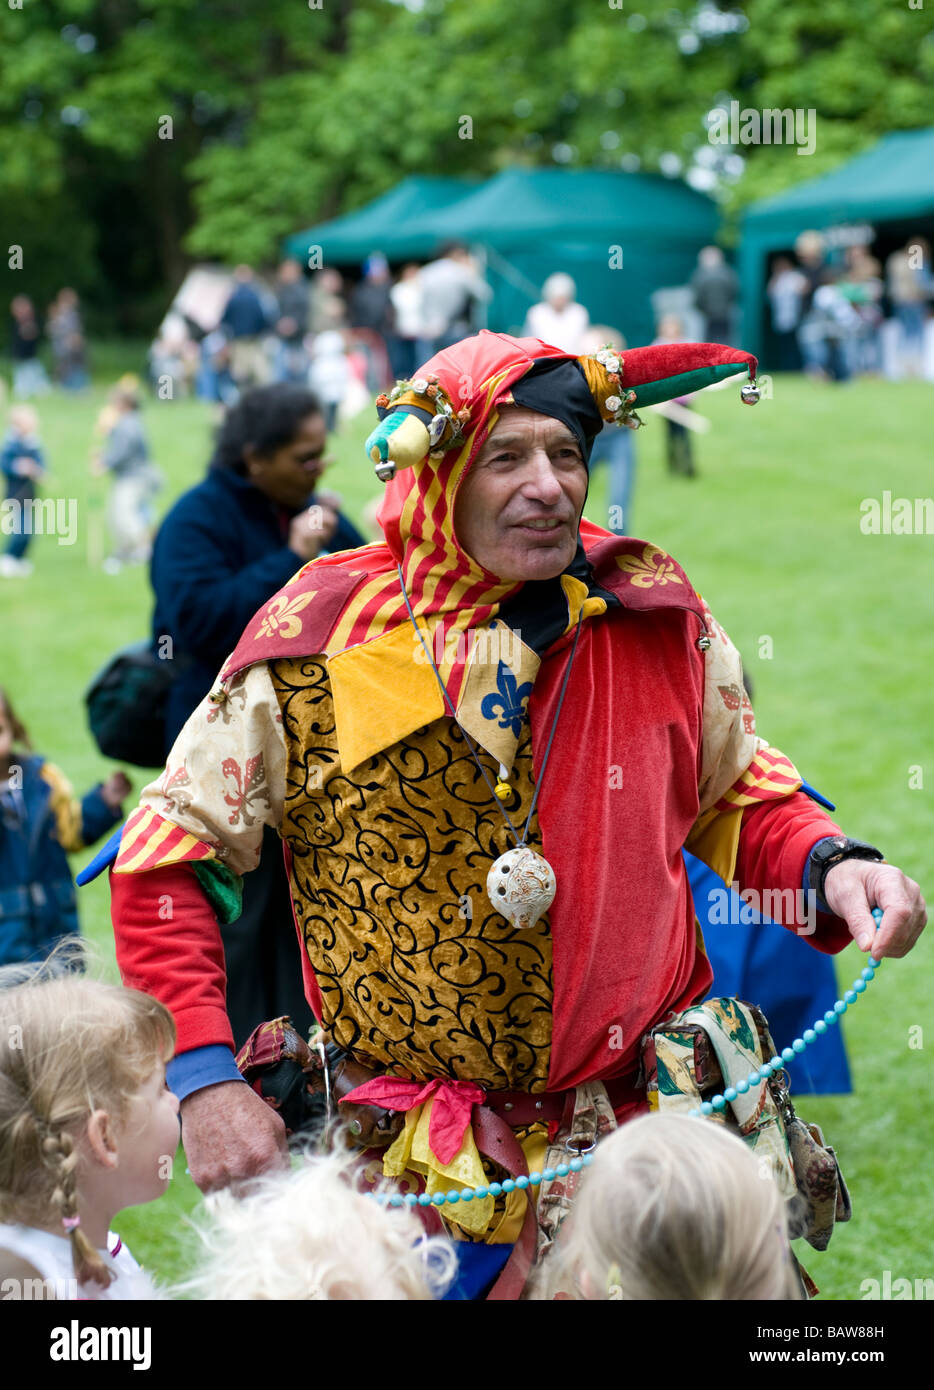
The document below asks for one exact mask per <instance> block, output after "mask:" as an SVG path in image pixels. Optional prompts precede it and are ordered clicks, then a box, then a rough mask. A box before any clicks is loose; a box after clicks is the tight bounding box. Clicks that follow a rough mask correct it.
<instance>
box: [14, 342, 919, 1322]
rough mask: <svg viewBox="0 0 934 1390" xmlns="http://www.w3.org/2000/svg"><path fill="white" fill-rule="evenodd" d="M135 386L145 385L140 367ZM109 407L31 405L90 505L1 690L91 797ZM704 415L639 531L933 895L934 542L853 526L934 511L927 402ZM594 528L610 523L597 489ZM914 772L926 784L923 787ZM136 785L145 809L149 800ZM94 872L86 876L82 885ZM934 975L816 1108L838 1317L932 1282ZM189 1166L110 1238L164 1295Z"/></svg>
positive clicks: (118, 614) (118, 586)
mask: <svg viewBox="0 0 934 1390" xmlns="http://www.w3.org/2000/svg"><path fill="white" fill-rule="evenodd" d="M118 365H119V364H117V363H116V362H115V364H114V369H115V372H116V370H117V368H118ZM125 365H126V366H127V367H130V368H137V367H138V363H137V362H136V359H135V357H134V358H133V360H132V361H129V360H127V361H126V363H125ZM104 398H105V389H104V386H103V385H99V386H96V387H95V388H94V390H93V391H92V392H90V393H89V394H88V395H87V396H86V397H79V398H67V399H65V398H62V397H61V396H54V397H50V398H47V399H46V400H44V401H40V402H39V408H40V413H41V418H42V430H43V436H44V439H45V442H46V445H47V449H48V455H49V460H50V463H51V468H52V473H51V475H50V477H49V479H48V481H47V483H46V485H45V495H46V496H58V497H64V498H75V499H76V501H77V505H78V517H79V528H78V540H77V543H76V544H74V545H71V546H64V545H58V544H57V543H56V541H55V539H54V538H52V537H40V538H38V539H37V540H36V541H35V542H34V544H33V548H32V552H31V558H32V559H33V560H34V562H35V572H34V574H33V575H32V576H31V577H29V578H28V579H16V580H8V579H7V580H0V624H2V626H0V631H2V634H3V648H2V651H3V660H2V667H0V681H2V683H3V684H4V685H6V686H8V688H9V690H10V693H11V695H12V697H13V699H14V700H15V702H16V706H17V709H18V711H19V713H20V715H21V717H22V718H23V719H24V721H25V723H26V724H27V726H28V728H29V730H30V732H31V734H32V738H33V743H34V745H35V747H36V748H37V749H38V750H40V751H41V752H42V753H43V754H45V755H46V756H47V757H49V758H51V759H52V760H53V761H55V762H56V763H58V764H59V765H60V766H61V767H62V768H63V770H64V771H65V772H66V773H67V774H68V776H69V777H70V778H71V779H72V781H73V783H74V784H75V786H76V787H77V788H78V789H80V790H84V789H85V787H86V786H88V785H90V784H91V783H93V782H94V781H96V780H98V779H99V778H101V777H103V776H105V775H106V774H107V773H108V772H109V771H111V770H112V765H110V764H108V763H107V762H106V760H105V759H102V758H101V757H100V756H99V755H98V753H97V752H96V750H95V748H94V746H93V744H92V741H91V738H90V736H89V734H88V731H87V728H86V725H85V719H84V709H83V705H82V701H81V695H82V692H83V690H84V688H85V686H86V685H87V683H88V681H89V680H90V678H91V677H92V676H93V675H94V673H95V672H96V671H97V669H98V668H99V667H100V666H101V665H102V664H103V662H104V661H105V660H106V659H107V658H108V657H109V656H110V654H111V653H112V652H113V651H114V650H115V649H116V648H117V647H119V646H121V645H122V644H124V643H127V642H130V641H133V640H136V639H138V638H140V637H143V636H144V635H146V633H147V631H148V626H149V622H150V615H151V596H150V591H149V588H148V583H147V576H146V573H145V571H143V570H133V571H124V572H123V573H122V574H121V575H119V576H117V577H109V576H107V575H105V574H104V573H102V572H101V570H100V569H99V568H89V555H90V556H92V557H93V556H94V554H95V553H96V549H95V547H96V546H99V545H101V544H103V542H102V541H99V540H98V539H97V538H98V537H99V536H100V533H101V528H102V526H103V510H102V507H103V500H104V498H103V488H104V484H102V483H100V482H99V481H93V482H92V481H91V480H90V478H89V474H88V463H87V460H88V447H89V441H90V436H91V429H92V425H93V422H94V419H95V417H96V415H97V412H98V410H99V409H100V406H101V405H102V403H103V401H104ZM699 404H700V407H701V409H702V411H703V413H704V414H706V415H708V416H709V418H710V419H711V420H712V422H713V429H712V430H711V432H710V434H708V435H707V436H706V437H704V438H703V439H701V440H700V441H699V443H698V444H697V445H696V449H697V456H698V465H699V477H698V478H696V479H694V480H690V479H682V478H673V477H669V476H668V474H667V473H666V471H665V466H664V424H663V422H662V421H661V420H660V419H659V418H658V417H657V416H653V415H649V417H648V419H649V424H648V426H647V428H646V429H645V430H643V431H642V432H641V433H640V434H639V435H638V436H637V441H636V442H637V450H638V474H637V478H636V487H635V495H634V515H633V522H632V528H631V529H633V530H634V532H635V534H636V535H638V536H641V537H645V538H647V539H651V540H653V541H655V542H656V543H657V544H659V545H660V546H662V547H663V548H664V549H666V550H668V551H670V552H671V553H672V554H673V555H674V556H675V557H676V558H677V559H678V560H679V561H680V562H681V563H682V564H683V565H684V566H685V568H686V569H687V571H688V573H689V574H690V576H691V578H692V580H693V582H694V583H695V584H696V586H697V587H698V588H699V589H700V590H701V592H702V593H703V594H704V596H705V597H706V598H707V600H708V601H709V603H710V604H711V607H712V608H713V611H714V613H715V614H716V616H717V617H718V618H719V620H720V621H721V622H722V623H723V624H724V626H725V627H726V628H727V630H728V631H729V633H730V635H731V636H732V638H733V640H734V641H735V642H736V644H737V645H738V646H739V648H740V650H741V651H742V652H743V654H744V658H745V661H746V665H747V668H748V671H749V673H750V675H751V676H752V678H753V680H754V682H755V705H756V710H757V718H758V726H759V731H760V733H762V734H763V735H764V736H766V737H767V738H768V739H769V740H770V742H772V743H774V744H775V745H776V746H777V747H779V748H781V749H782V750H783V751H784V752H786V753H787V754H788V755H789V756H790V757H791V758H792V759H793V760H794V761H795V763H796V764H797V766H798V767H799V769H800V771H801V772H802V775H803V776H805V777H806V778H807V779H808V780H809V781H810V782H811V783H812V784H814V785H815V786H817V787H819V788H820V789H821V790H822V791H823V792H824V793H825V794H826V795H828V796H829V797H830V798H831V799H832V800H833V801H835V802H836V803H837V808H838V809H837V816H838V819H839V821H840V823H841V824H842V825H843V826H844V827H845V828H846V829H847V830H848V831H849V833H850V834H853V835H856V836H858V837H859V838H862V839H865V840H870V841H872V842H874V843H877V844H878V845H880V847H882V848H883V849H884V850H885V851H886V853H887V855H888V857H889V858H890V859H891V860H893V861H894V862H896V863H898V864H900V865H901V866H902V867H903V868H904V869H905V870H906V871H907V872H908V873H909V874H910V875H911V876H912V877H914V878H916V879H917V880H919V882H920V883H921V885H922V889H924V888H925V887H927V888H930V887H931V879H932V874H931V858H932V852H931V844H932V828H934V827H932V815H931V796H932V788H934V720H932V696H931V678H932V634H934V536H931V535H905V536H900V535H879V536H872V535H864V534H862V533H861V531H860V525H859V522H860V511H859V505H860V502H861V500H862V499H864V498H870V497H875V498H881V495H882V492H883V490H886V489H887V490H890V491H891V492H892V493H893V495H894V496H896V497H898V496H903V497H909V498H915V497H926V496H928V495H930V494H931V493H932V492H934V488H932V482H931V464H930V442H929V441H930V440H931V439H932V438H934V392H932V390H931V388H930V386H925V385H922V384H918V383H910V382H907V383H903V384H897V385H894V384H884V383H876V382H862V383H857V384H851V385H847V386H841V387H834V386H822V385H817V384H814V383H811V382H807V381H805V380H803V379H801V378H799V377H779V378H777V379H776V381H775V385H774V396H773V398H772V399H764V400H763V401H762V402H761V403H760V404H759V405H758V406H757V407H756V408H755V409H753V410H750V409H748V408H745V407H743V406H741V404H740V401H739V388H738V386H736V387H731V388H730V389H729V390H725V391H720V392H711V393H708V394H707V395H706V396H705V397H704V398H703V399H702V401H701V402H700V403H699ZM372 418H373V419H375V416H374V417H372ZM212 420H213V416H212V412H211V410H210V409H209V408H208V407H206V406H205V405H203V404H202V403H200V402H194V401H190V400H176V401H150V402H149V403H148V404H147V405H146V407H145V421H146V426H147V428H148V430H149V434H150V438H151V441H152V446H153V452H154V455H155V457H156V460H157V461H158V464H159V466H160V468H161V469H162V470H163V472H164V473H165V475H166V478H167V487H166V490H165V492H164V494H163V496H162V506H163V508H167V507H168V506H169V505H170V503H171V502H172V501H173V499H174V498H175V497H176V496H177V495H178V494H179V493H180V492H182V491H183V490H184V489H185V488H187V487H189V486H191V485H192V484H194V483H195V482H197V481H198V479H199V478H200V476H201V474H202V472H203V470H204V467H205V464H206V461H207V456H208V451H209V440H210V431H211V426H212ZM371 425H372V419H371V417H370V415H369V414H366V415H364V416H363V417H361V418H359V419H358V420H356V421H354V422H353V423H352V424H351V425H350V426H348V427H346V428H345V429H344V430H343V431H342V432H341V434H340V436H339V438H337V439H336V440H335V448H334V453H335V457H336V460H337V462H336V464H335V467H334V469H333V473H332V475H330V476H329V478H328V485H329V486H332V487H334V488H336V489H337V490H338V491H339V492H340V493H341V494H342V495H343V497H344V499H345V503H346V506H347V508H348V509H349V511H350V513H351V515H353V516H354V517H356V518H359V517H360V514H361V510H362V508H363V506H364V504H365V503H366V502H368V501H369V500H370V499H371V498H372V497H373V496H375V495H376V493H377V492H378V489H379V484H377V483H376V482H375V479H374V477H373V474H372V471H371V467H370V465H369V464H368V463H367V462H366V461H365V460H364V457H363V453H362V449H361V447H360V446H361V443H362V440H363V438H364V437H365V435H366V433H367V432H368V430H369V429H370V428H371ZM587 514H588V516H589V517H590V518H591V519H592V520H594V521H596V522H598V523H601V524H605V523H606V520H607V503H606V475H605V473H604V472H603V471H602V470H601V471H600V472H598V474H597V477H596V479H595V481H594V485H593V488H592V490H591V494H590V498H589V501H588V505H587ZM765 638H769V639H771V640H770V641H769V642H766V641H765V640H764V639H765ZM582 753H583V754H584V756H586V750H585V749H584V750H582ZM916 769H920V779H921V780H922V781H923V785H922V786H916V787H910V785H909V781H910V780H913V781H914V782H918V780H919V776H918V773H917V771H913V770H916ZM130 771H131V773H132V770H130ZM132 776H133V781H134V785H135V786H136V788H137V789H138V788H139V787H141V786H142V785H143V783H144V781H145V780H146V778H145V774H141V773H138V772H136V773H132ZM89 857H90V856H89V855H88V854H84V855H78V856H75V859H74V868H75V869H76V870H77V869H78V868H79V867H80V866H81V865H82V864H83V863H84V862H86V861H87V859H88V858H89ZM80 902H81V906H82V921H83V926H84V930H85V932H86V934H87V936H88V937H89V938H90V939H91V940H92V941H93V942H94V943H95V944H96V946H97V947H98V949H99V952H100V955H101V958H102V961H103V962H104V968H105V969H106V970H107V971H108V972H110V973H112V974H115V968H114V964H113V946H112V940H111V934H110V923H109V914H108V895H107V889H106V881H105V880H98V882H97V883H95V884H94V885H92V886H91V887H89V888H86V889H84V890H82V893H81V895H80ZM932 962H934V937H932V936H931V934H930V933H929V934H928V939H927V940H923V941H922V943H921V944H920V945H919V946H918V947H917V948H916V949H915V951H914V952H913V953H912V955H911V956H909V957H908V958H907V959H905V960H904V961H889V962H886V964H885V965H884V967H883V968H882V970H881V971H880V972H879V974H878V976H877V978H876V980H875V981H874V982H873V984H872V987H871V989H870V990H869V991H868V992H867V994H866V995H865V996H864V997H863V998H862V999H861V1001H860V1003H859V1007H858V1008H857V1009H855V1010H854V1011H852V1012H851V1013H850V1014H848V1015H847V1021H846V1032H847V1040H848V1044H849V1049H850V1056H851V1061H852V1066H853V1073H854V1079H855V1094H854V1095H853V1096H849V1097H841V1098H837V1099H821V1100H813V1099H812V1100H808V1101H806V1102H804V1103H802V1107H801V1108H802V1110H803V1112H804V1115H805V1117H806V1118H807V1119H810V1120H816V1121H817V1122H818V1123H819V1124H821V1125H822V1126H823V1128H824V1131H825V1134H826V1136H827V1137H828V1139H829V1141H830V1142H832V1143H833V1144H834V1145H835V1147H836V1149H837V1151H838V1154H839V1155H840V1159H841V1163H842V1166H843V1169H844V1172H845V1174H846V1177H847V1180H848V1182H849V1185H850V1190H851V1194H852V1197H853V1207H854V1216H853V1220H852V1222H851V1223H850V1224H849V1225H848V1226H841V1227H840V1228H839V1229H838V1230H837V1232H836V1234H835V1235H834V1238H833V1241H832V1243H831V1247H830V1250H829V1251H828V1252H827V1253H825V1254H823V1255H817V1254H815V1253H814V1252H812V1251H811V1250H810V1248H809V1247H803V1249H802V1250H801V1252H800V1253H801V1257H802V1259H803V1261H804V1263H805V1265H806V1266H807V1268H808V1269H809V1271H810V1272H811V1274H812V1276H813V1277H814V1278H815V1279H816V1281H817V1283H818V1284H819V1285H820V1286H821V1291H822V1295H823V1296H824V1297H828V1298H832V1299H852V1298H859V1297H860V1283H861V1281H862V1280H864V1279H870V1278H875V1279H881V1278H882V1272H883V1271H884V1270H886V1269H888V1270H890V1271H891V1273H892V1277H893V1279H895V1278H909V1279H912V1280H914V1279H915V1278H923V1277H929V1276H931V1275H934V1267H932V1259H931V1245H930V1239H929V1232H930V1228H931V1221H932V1215H934V1213H932V1199H931V1185H930V1153H931V1151H932V1148H934V1114H932V1110H931V1107H930V1105H929V1104H928V1103H927V1102H928V1097H929V1095H930V1087H931V1065H930V1055H931V1054H930V1048H931V1046H934V1005H932V994H931V991H930V990H929V989H928V988H926V986H925V983H924V982H925V978H926V977H930V972H931V966H932ZM862 963H863V958H862V957H861V956H860V955H859V953H858V952H857V950H856V948H855V947H852V948H849V949H848V950H847V951H845V952H844V953H843V955H842V957H840V958H838V977H839V980H840V981H841V982H842V983H843V984H845V985H848V984H849V982H850V980H852V979H853V977H854V975H855V974H856V973H857V971H858V969H859V967H860V966H861V965H862ZM831 1002H832V1001H831V1000H828V1001H827V1004H828V1006H829V1005H830V1003H831ZM918 1028H920V1029H921V1030H922V1032H921V1034H920V1035H919V1034H918V1032H917V1031H914V1032H912V1030H917V1029H918ZM919 1036H920V1038H921V1040H922V1041H923V1043H924V1045H923V1046H921V1047H920V1048H919V1047H918V1046H917V1045H916V1044H917V1042H918V1039H919ZM788 1041H790V1040H788V1039H783V1038H782V1039H776V1042H777V1043H778V1045H779V1047H781V1046H784V1045H785V1044H786V1043H787V1042H788ZM912 1042H914V1043H915V1046H912V1045H911V1043H912ZM819 1045H820V1044H819V1043H817V1044H815V1046H819ZM792 1073H793V1068H792ZM184 1167H185V1165H184V1162H183V1161H182V1157H181V1154H180V1155H179V1162H178V1163H177V1164H176V1176H175V1178H174V1179H173V1182H172V1186H171V1189H170V1191H169V1194H168V1195H167V1196H166V1197H165V1198H164V1199H163V1200H162V1201H161V1202H159V1203H158V1204H157V1205H153V1206H150V1207H143V1208H138V1209H136V1210H134V1211H132V1212H127V1213H125V1214H124V1215H123V1216H121V1217H120V1218H118V1220H117V1222H116V1225H117V1227H118V1229H119V1230H120V1231H121V1233H122V1234H124V1235H125V1236H126V1238H127V1240H128V1242H129V1244H130V1245H131V1248H132V1249H133V1250H134V1253H135V1254H136V1255H137V1258H139V1259H141V1260H142V1262H143V1263H144V1264H146V1265H147V1266H148V1267H149V1269H150V1270H151V1271H153V1272H154V1273H155V1274H156V1275H157V1276H162V1277H165V1278H174V1277H177V1276H178V1275H180V1274H181V1273H183V1272H184V1270H185V1269H186V1267H187V1259H188V1254H187V1250H186V1246H187V1243H188V1242H189V1240H190V1232H189V1231H188V1229H187V1227H186V1221H185V1218H186V1215H187V1214H188V1213H189V1212H191V1211H193V1210H194V1209H195V1208H196V1207H197V1205H198V1202H199V1196H198V1193H197V1191H196V1189H195V1188H194V1187H193V1185H192V1184H191V1182H190V1180H189V1179H188V1178H186V1177H185V1176H184Z"/></svg>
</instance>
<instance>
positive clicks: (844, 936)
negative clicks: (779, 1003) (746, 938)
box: [736, 791, 853, 955]
mask: <svg viewBox="0 0 934 1390" xmlns="http://www.w3.org/2000/svg"><path fill="white" fill-rule="evenodd" d="M842 834H843V831H842V830H841V829H840V827H839V826H838V825H837V824H836V822H835V821H832V820H831V819H830V817H829V816H828V815H827V813H826V811H823V810H821V808H820V806H818V805H817V804H816V802H814V801H812V800H811V798H810V797H809V796H807V795H806V794H805V793H804V792H800V791H798V792H794V793H793V794H792V795H791V796H786V797H783V798H781V799H780V800H778V801H765V802H762V803H761V804H760V805H758V806H746V807H745V808H744V810H743V819H742V823H741V826H740V834H739V852H738V854H737V858H736V880H737V883H738V885H739V888H740V891H743V890H747V889H753V890H754V891H755V892H756V894H757V898H758V901H757V903H756V904H755V905H757V906H758V905H759V904H761V910H762V912H763V915H764V916H766V917H771V918H772V919H773V921H777V922H780V923H781V925H782V926H785V927H787V928H788V929H789V930H790V931H795V932H797V933H798V934H799V935H801V936H803V937H804V938H805V939H806V940H807V941H808V942H809V943H810V944H811V945H812V946H813V947H814V948H815V950H818V951H823V952H824V954H825V955H835V954H836V953H837V952H838V951H842V950H843V948H844V946H848V945H849V943H850V942H851V941H852V939H853V938H852V937H851V935H850V932H849V928H848V927H847V925H846V923H845V922H844V921H843V919H842V918H840V917H835V916H833V915H831V914H830V913H828V912H817V911H816V909H815V908H814V906H813V904H808V903H806V902H804V901H803V893H802V880H803V877H804V866H805V864H806V862H807V858H808V855H809V854H810V852H811V850H812V849H813V848H814V846H815V844H816V843H817V841H818V840H822V839H823V838H824V837H825V836H826V835H842ZM788 889H791V890H794V891H795V913H794V916H793V918H792V919H791V920H789V912H788V911H787V910H785V911H781V912H775V911H769V905H770V903H772V902H774V901H775V896H774V895H775V893H776V890H777V891H778V892H782V891H784V890H788ZM767 894H768V895H771V896H766V895H767ZM786 901H788V900H787V893H786ZM789 907H790V902H789Z"/></svg>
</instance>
